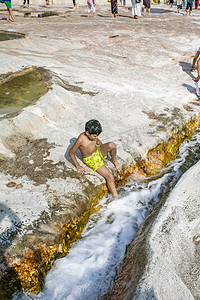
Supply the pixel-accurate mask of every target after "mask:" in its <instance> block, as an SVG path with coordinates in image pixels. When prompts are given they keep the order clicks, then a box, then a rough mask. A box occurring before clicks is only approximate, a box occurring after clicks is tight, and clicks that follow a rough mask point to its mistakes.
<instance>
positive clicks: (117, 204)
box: [12, 130, 200, 300]
mask: <svg viewBox="0 0 200 300" xmlns="http://www.w3.org/2000/svg"><path fill="white" fill-rule="evenodd" d="M199 143H200V130H197V132H196V133H195V134H194V136H193V137H192V138H191V139H190V140H185V141H184V143H183V144H182V145H181V147H180V150H179V153H178V154H177V157H176V159H175V160H174V162H173V163H171V164H169V165H168V166H166V168H164V169H163V170H162V172H161V173H160V174H159V175H157V176H154V177H151V178H148V179H145V180H144V181H141V182H136V181H130V182H129V183H127V184H126V185H125V186H124V187H121V188H119V193H120V198H119V199H112V198H110V197H109V196H107V197H104V198H103V199H102V200H101V202H100V204H101V205H102V208H101V209H100V210H99V211H98V212H97V213H95V214H94V215H92V216H91V217H90V220H89V222H88V224H87V226H86V228H85V229H84V231H83V232H82V235H81V238H80V239H79V240H78V241H77V242H76V243H74V245H73V246H72V248H71V249H70V251H69V255H68V256H67V257H64V258H61V259H58V260H57V261H56V262H55V264H54V266H53V268H52V270H51V271H50V272H49V274H48V275H47V277H46V281H45V287H44V289H43V291H42V292H41V293H40V294H39V295H38V296H36V297H35V298H34V299H40V300H97V299H100V297H101V296H102V295H103V294H104V293H105V292H106V291H107V290H108V288H109V287H110V285H111V284H112V280H113V278H114V275H115V271H116V268H117V266H118V265H119V263H120V262H121V261H122V260H123V257H124V254H125V251H126V246H127V245H128V244H129V243H130V242H131V240H132V239H133V237H134V236H135V234H136V233H137V231H138V228H139V226H140V225H141V223H142V222H143V221H144V219H145V218H146V217H147V216H148V215H149V214H150V212H151V211H152V209H153V208H154V207H155V205H156V204H157V203H158V202H159V200H160V199H161V198H163V196H164V197H167V195H168V194H169V193H170V191H171V190H172V189H173V187H174V185H175V184H176V183H177V181H178V180H179V178H180V177H181V175H182V174H183V173H184V172H185V171H187V170H188V169H189V168H190V167H191V166H193V165H194V164H195V163H196V162H197V161H198V160H199V159H200V147H199ZM18 299H21V300H26V299H30V298H29V297H28V296H27V294H26V293H24V294H22V293H15V294H14V295H13V297H12V300H18Z"/></svg>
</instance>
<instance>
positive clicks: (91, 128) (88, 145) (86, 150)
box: [69, 120, 121, 198]
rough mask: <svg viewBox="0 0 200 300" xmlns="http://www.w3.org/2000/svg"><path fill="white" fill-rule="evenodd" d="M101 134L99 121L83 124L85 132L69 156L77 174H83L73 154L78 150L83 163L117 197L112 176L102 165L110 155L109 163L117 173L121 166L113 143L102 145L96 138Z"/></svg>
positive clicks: (84, 171) (84, 169) (83, 171)
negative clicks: (100, 178)
mask: <svg viewBox="0 0 200 300" xmlns="http://www.w3.org/2000/svg"><path fill="white" fill-rule="evenodd" d="M101 132H102V127H101V124H100V123H99V121H97V120H90V121H88V122H87V123H86V124H85V132H82V133H81V134H80V135H79V137H78V138H77V140H76V142H75V144H74V145H73V147H72V148H71V150H70V152H69V155H70V157H71V160H72V161H73V163H74V164H75V166H76V168H77V171H78V173H81V174H84V173H86V172H87V170H86V168H85V167H81V166H80V165H79V163H78V161H77V159H76V157H75V152H76V150H77V149H78V148H79V149H80V151H81V154H82V156H83V162H84V163H85V164H86V165H87V166H88V167H90V168H92V169H93V170H94V171H95V172H97V173H99V174H100V175H101V176H103V177H104V178H105V180H106V183H107V186H108V189H109V190H110V192H111V193H112V195H113V196H114V197H116V198H117V197H118V193H117V191H116V187H115V182H114V176H113V175H112V173H111V172H110V171H109V170H108V168H107V167H106V166H105V165H104V161H103V159H105V158H106V156H107V154H108V153H110V155H111V158H112V159H111V161H112V163H113V164H114V165H115V167H116V169H117V171H118V172H120V171H121V166H120V164H119V163H118V161H117V159H116V152H117V147H116V144H115V143H113V142H109V143H105V144H102V142H101V141H100V140H99V138H98V136H99V135H100V133H101Z"/></svg>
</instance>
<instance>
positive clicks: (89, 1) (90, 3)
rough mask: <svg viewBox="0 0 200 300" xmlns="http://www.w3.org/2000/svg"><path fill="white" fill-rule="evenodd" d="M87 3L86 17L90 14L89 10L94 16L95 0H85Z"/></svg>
mask: <svg viewBox="0 0 200 300" xmlns="http://www.w3.org/2000/svg"><path fill="white" fill-rule="evenodd" d="M87 5H88V18H89V16H90V13H91V11H93V17H95V2H94V0H87Z"/></svg>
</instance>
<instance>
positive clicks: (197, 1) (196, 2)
mask: <svg viewBox="0 0 200 300" xmlns="http://www.w3.org/2000/svg"><path fill="white" fill-rule="evenodd" d="M198 6H199V0H195V11H197V9H198Z"/></svg>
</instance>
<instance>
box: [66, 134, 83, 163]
mask: <svg viewBox="0 0 200 300" xmlns="http://www.w3.org/2000/svg"><path fill="white" fill-rule="evenodd" d="M76 140H77V138H75V137H73V138H71V139H70V144H69V146H68V147H67V150H66V152H65V154H64V157H65V159H66V160H67V161H68V162H70V163H71V164H73V165H74V163H73V162H72V160H71V158H70V156H69V151H70V149H71V148H72V147H73V146H74V144H75V142H76ZM75 155H76V157H78V158H79V159H80V160H83V159H82V155H81V151H80V150H79V149H77V150H76V152H75Z"/></svg>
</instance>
